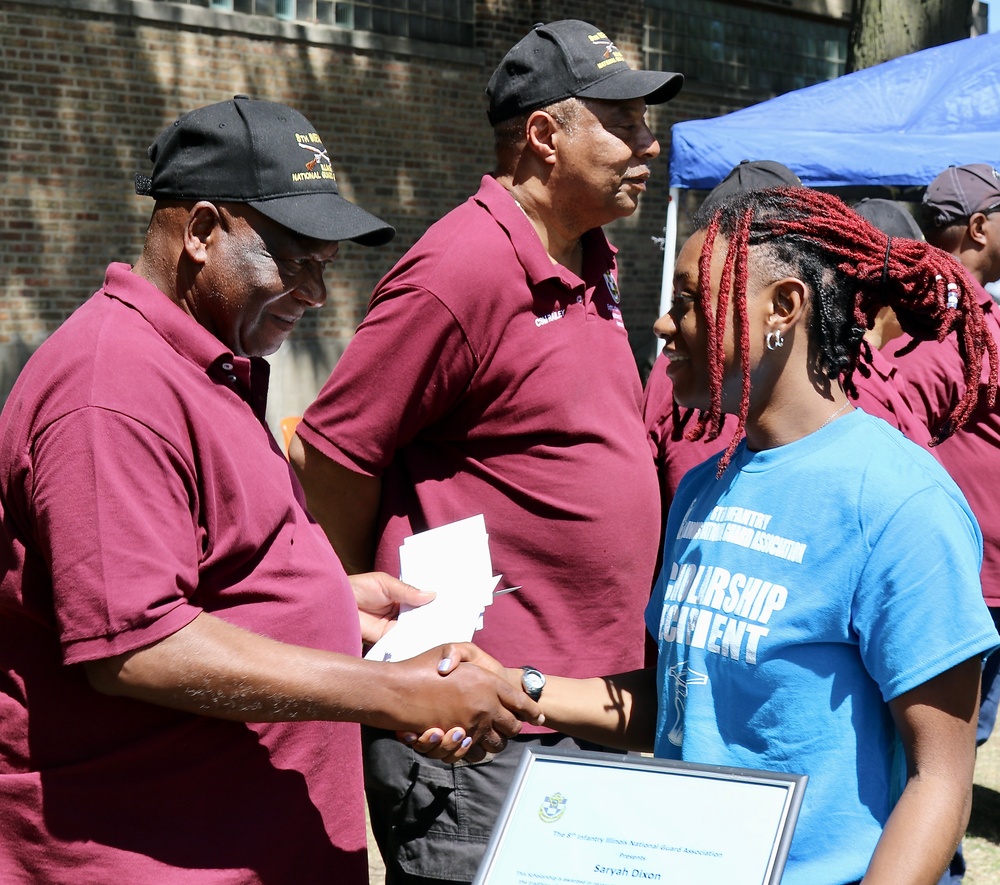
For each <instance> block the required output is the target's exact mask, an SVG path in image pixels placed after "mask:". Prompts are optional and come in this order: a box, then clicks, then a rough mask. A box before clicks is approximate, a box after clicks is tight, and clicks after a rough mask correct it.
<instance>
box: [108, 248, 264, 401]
mask: <svg viewBox="0 0 1000 885" xmlns="http://www.w3.org/2000/svg"><path fill="white" fill-rule="evenodd" d="M103 291H104V295H106V296H107V297H109V298H114V299H115V300H116V301H120V302H121V303H122V304H125V305H127V306H128V307H131V308H132V309H133V310H136V311H138V312H139V313H140V314H142V316H143V317H144V318H145V319H146V321H147V322H148V323H149V324H150V326H152V327H153V328H154V329H155V330H156V331H157V333H158V334H159V335H160V336H161V337H162V338H163V340H164V341H166V342H167V343H168V344H169V345H170V346H171V347H172V348H173V349H174V350H175V351H177V353H178V354H180V355H181V356H183V357H185V358H186V359H188V360H190V361H191V362H192V363H194V364H195V365H196V366H199V367H200V368H201V369H202V370H203V371H204V372H205V373H206V374H207V375H208V376H209V377H210V378H212V379H213V380H214V381H216V382H217V383H219V384H223V385H225V386H227V387H231V388H233V389H234V390H235V391H236V392H237V393H238V394H239V396H240V397H242V398H243V399H244V400H246V401H247V403H248V404H249V405H250V407H251V408H252V409H253V410H254V413H255V414H256V415H257V417H258V418H260V419H261V420H262V421H263V420H264V418H263V415H264V411H265V408H266V404H267V387H268V379H269V377H270V365H269V364H268V362H267V361H266V360H264V359H262V358H260V357H240V356H236V355H234V354H233V352H232V351H231V350H230V349H229V348H228V347H226V345H225V344H223V343H222V342H221V341H219V339H218V338H216V337H215V336H214V335H213V334H212V333H211V332H209V331H208V329H206V328H205V327H204V326H202V325H201V324H200V323H199V322H198V321H197V320H196V319H195V318H194V317H192V316H191V315H190V314H189V313H187V312H186V311H185V310H183V309H182V308H181V307H180V306H179V305H178V304H177V303H175V302H174V301H172V300H171V299H170V298H169V297H168V296H167V295H165V294H164V293H163V292H161V291H160V290H159V289H158V288H157V287H156V286H154V285H153V284H152V283H151V282H149V280H147V279H145V278H144V277H140V276H139V275H138V274H135V273H133V272H132V268H131V267H130V266H129V265H127V264H123V263H115V264H111V265H109V266H108V269H107V272H106V274H105V277H104V289H103Z"/></svg>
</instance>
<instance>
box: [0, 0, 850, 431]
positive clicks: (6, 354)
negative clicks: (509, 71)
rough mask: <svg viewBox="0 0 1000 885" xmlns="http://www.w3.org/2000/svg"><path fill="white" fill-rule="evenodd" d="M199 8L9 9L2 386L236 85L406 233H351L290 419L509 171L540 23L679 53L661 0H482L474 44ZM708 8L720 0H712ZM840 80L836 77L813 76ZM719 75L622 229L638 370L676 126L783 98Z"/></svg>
mask: <svg viewBox="0 0 1000 885" xmlns="http://www.w3.org/2000/svg"><path fill="white" fill-rule="evenodd" d="M197 2H200V3H202V4H203V5H202V6H198V5H195V4H193V3H182V2H164V0H5V2H4V3H3V5H2V6H0V84H2V87H0V90H2V92H0V94H2V96H3V101H2V102H0V267H2V271H3V272H2V274H0V397H5V396H6V395H7V393H8V391H9V390H10V387H11V385H12V383H13V381H14V378H15V377H16V375H17V373H18V371H19V370H20V368H21V367H22V366H23V363H24V361H25V359H26V358H27V356H28V355H29V354H30V353H31V352H32V351H33V350H34V349H35V348H36V347H37V346H38V345H39V344H40V343H41V341H43V340H44V338H45V337H46V336H47V335H48V334H49V333H51V332H52V330H53V329H55V328H56V326H57V325H58V324H59V323H60V322H61V321H62V320H63V319H65V317H66V316H67V315H68V314H69V313H70V312H71V311H72V310H73V309H74V308H75V307H76V306H77V305H78V304H80V303H81V302H82V301H83V300H84V299H85V298H86V297H87V296H88V295H89V294H90V293H92V292H93V291H94V290H96V289H97V288H98V287H99V286H100V285H101V282H102V279H103V272H104V268H105V266H106V265H107V264H108V263H109V262H111V261H131V260H134V258H135V257H136V256H137V255H138V254H139V250H140V248H141V245H142V240H143V236H144V234H145V227H146V223H147V221H148V217H149V212H150V209H151V208H152V202H151V201H150V200H149V199H148V198H143V197H138V196H136V195H135V193H134V190H133V185H132V177H133V175H134V173H136V172H147V171H148V169H149V163H148V161H147V160H146V157H145V151H146V147H147V146H148V144H149V142H150V141H151V140H152V139H153V137H154V136H155V135H156V133H157V132H158V131H159V130H160V129H161V128H162V127H163V126H165V125H166V124H168V123H169V122H171V121H172V120H173V119H174V118H175V117H176V116H177V115H178V114H180V113H182V112H184V111H187V110H190V109H191V108H193V107H196V106H199V105H203V104H208V103H211V102H215V101H220V100H224V99H227V98H230V97H232V96H233V95H234V94H238V93H246V94H248V95H251V96H253V97H255V98H266V99H270V100H273V101H278V102H282V103H285V104H289V105H291V106H294V107H295V108H297V109H299V110H300V111H302V112H303V113H304V114H305V115H306V116H307V117H308V118H309V119H310V120H311V121H312V123H313V124H314V125H315V126H316V128H317V130H318V131H319V133H320V134H321V136H322V137H323V140H324V142H325V144H326V146H327V147H328V148H329V151H330V156H331V158H332V160H333V165H334V169H335V171H336V174H337V178H338V181H339V183H340V186H341V191H342V193H343V194H344V195H345V196H346V197H348V199H353V200H356V201H357V202H359V203H361V204H362V205H364V206H365V207H366V208H367V209H369V210H371V211H373V212H375V213H376V214H378V215H380V216H382V217H384V218H386V219H387V220H389V221H390V222H391V223H392V224H394V225H395V226H396V229H397V235H396V238H395V240H393V242H392V243H391V244H389V245H388V246H386V247H382V248H380V249H365V248H363V247H360V246H357V245H355V244H353V243H347V244H344V247H343V248H342V250H341V258H340V259H339V260H338V261H337V263H336V265H335V266H334V267H333V268H332V269H331V270H330V271H329V272H328V284H329V288H330V298H329V302H328V304H327V306H326V307H325V308H324V309H323V310H322V311H319V312H312V313H311V315H310V316H309V318H308V319H307V320H304V321H303V322H302V323H301V324H300V326H301V328H299V329H297V330H296V332H295V334H294V336H293V337H292V338H291V339H290V340H289V342H288V343H287V344H286V345H285V346H284V347H283V348H282V350H281V351H280V352H279V353H278V354H276V355H275V356H274V357H272V358H271V362H272V365H273V366H274V373H273V382H272V398H271V405H270V412H269V418H270V419H271V423H272V425H273V426H275V427H276V426H277V421H278V419H279V418H281V417H283V416H285V415H292V414H300V413H301V411H302V409H304V408H305V406H306V405H307V404H308V403H309V402H311V400H312V398H313V397H314V395H315V393H316V391H317V390H318V389H319V387H320V385H321V384H322V382H323V381H324V380H325V378H326V377H327V375H328V374H329V371H330V369H331V368H332V366H333V364H334V363H335V362H336V359H337V357H338V356H339V354H340V353H341V352H342V351H343V348H344V346H345V345H346V343H347V342H348V341H349V340H350V337H351V335H352V333H353V331H354V329H355V328H356V326H357V324H358V323H359V322H360V320H361V318H362V317H363V315H364V311H365V308H366V306H367V301H368V297H369V294H370V292H371V289H372V287H373V286H374V285H375V283H376V282H377V281H378V279H379V278H380V277H381V276H382V275H383V274H384V273H385V272H387V271H388V270H389V269H390V268H391V266H392V265H393V264H394V262H395V261H396V260H397V259H398V258H399V256H400V255H402V253H403V252H404V251H405V250H406V249H407V248H408V247H409V246H410V245H411V244H412V243H413V242H414V241H415V240H416V239H417V237H418V236H419V235H420V234H421V233H422V232H423V231H424V230H425V229H426V227H427V226H428V225H429V224H430V223H431V222H433V221H434V220H435V219H436V218H438V217H440V216H441V215H443V214H444V213H445V212H447V211H448V210H449V209H450V208H452V207H453V206H454V205H456V204H457V203H458V202H461V201H462V200H464V199H466V198H467V197H468V196H469V195H470V194H471V193H473V192H474V191H475V190H476V188H477V187H478V182H479V178H480V176H481V175H482V174H483V173H484V172H487V171H489V170H490V169H491V168H492V141H491V133H490V130H489V127H488V124H487V121H486V116H485V108H486V99H485V96H484V93H483V90H484V88H485V85H486V82H487V80H488V79H489V75H490V73H491V72H492V70H493V68H494V67H495V66H496V64H497V63H498V61H499V60H500V58H501V57H502V56H503V54H504V52H505V51H506V50H507V49H508V48H509V47H510V46H511V45H512V44H513V43H514V42H515V41H516V40H518V39H520V37H521V36H523V35H524V34H525V33H526V32H527V31H528V30H529V29H530V27H531V26H532V24H533V23H534V22H537V21H551V20H555V19H559V18H569V17H573V18H584V19H587V20H589V21H592V22H594V23H595V24H597V25H598V26H599V27H601V28H603V29H604V30H605V31H607V33H608V34H609V36H610V37H611V38H612V39H613V40H614V41H615V42H616V43H617V45H618V46H619V47H620V48H621V49H622V51H623V52H624V53H625V55H626V57H627V58H628V59H629V62H630V63H631V64H632V65H633V66H634V67H643V66H645V65H644V62H645V60H646V59H647V58H654V59H655V60H656V61H657V62H659V63H661V64H662V66H663V67H668V65H667V64H665V63H663V62H665V61H669V59H670V55H669V53H666V54H663V53H659V52H658V53H657V54H656V55H652V54H650V53H649V52H648V51H646V52H644V46H645V47H646V48H647V50H648V44H649V43H650V38H649V33H650V30H649V22H650V15H651V10H652V11H653V13H657V14H660V13H659V12H658V11H657V10H658V7H657V5H656V0H612V2H595V0H581V2H576V3H572V4H570V3H565V2H556V0H533V2H529V3H514V2H512V0H475V5H474V26H473V30H472V32H471V33H472V37H471V39H470V40H467V41H466V44H467V45H462V46H455V45H443V44H440V43H435V42H430V41H426V40H413V39H406V38H402V37H392V36H387V35H380V34H376V33H371V32H364V31H357V30H346V29H343V28H337V27H331V26H326V25H322V24H312V23H307V22H294V21H282V20H279V19H277V18H274V17H267V16H261V15H248V14H239V13H233V12H220V11H217V10H214V9H212V8H208V6H209V4H210V3H213V4H214V3H217V2H218V0H197ZM256 2H261V0H256ZM469 2H472V0H469ZM679 2H681V0H664V2H661V3H660V5H661V6H667V7H670V6H673V7H677V6H678V3H679ZM805 2H807V5H810V6H811V7H815V6H817V0H805ZM697 3H701V4H702V7H701V8H702V9H704V6H705V4H706V3H707V0H696V3H695V6H697ZM708 5H711V4H708ZM715 5H719V4H715ZM736 5H737V6H748V7H751V8H752V7H754V6H757V7H759V6H760V5H761V4H759V3H758V4H753V3H751V4H736ZM800 5H801V4H800ZM843 7H844V4H843V3H840V5H839V6H838V5H837V3H835V2H833V3H832V4H831V3H826V5H825V7H824V9H823V10H821V11H820V13H815V12H810V13H808V15H807V19H809V17H810V16H811V17H812V20H815V22H816V24H817V26H819V25H820V24H822V26H823V27H825V28H827V29H829V27H830V22H831V21H833V22H836V21H838V19H843V18H844V17H845V16H846V12H844V9H843ZM780 14H782V15H785V14H787V13H786V12H781V13H780ZM808 23H809V21H808V20H807V22H806V24H807V25H808ZM671 27H674V28H676V27H677V26H676V24H674V25H671ZM844 29H845V33H846V24H845V25H844ZM693 39H694V38H693V37H691V38H690V39H687V40H686V42H685V43H684V44H683V45H685V46H688V47H689V46H690V45H693V44H692V41H693ZM644 41H645V43H644ZM657 45H658V46H659V44H657ZM709 49H711V47H709ZM706 51H707V50H706ZM765 51H766V47H765ZM708 61H709V62H711V61H712V60H711V57H710V56H709V59H708ZM713 64H714V63H713ZM670 67H673V66H672V65H671V66H670ZM716 67H718V66H717V65H716ZM678 69H680V70H682V71H683V70H684V68H683V67H678ZM713 69H714V68H706V70H707V71H709V72H710V71H711V70H713ZM837 73H842V70H840V71H838V70H836V69H831V70H830V71H827V72H823V71H820V72H818V73H817V75H816V76H815V77H814V78H813V79H814V80H818V79H823V78H825V77H827V76H836V74H837ZM706 80H707V77H705V76H703V77H701V78H699V77H698V76H697V73H696V74H695V76H693V77H692V76H690V75H689V81H688V84H687V86H686V88H685V90H684V91H683V92H682V93H681V95H680V97H679V98H678V99H675V100H674V101H673V102H671V103H670V104H668V105H665V106H662V107H657V108H651V109H650V113H649V121H650V124H651V126H652V128H653V130H654V131H655V132H656V133H657V134H658V135H659V136H660V139H661V146H662V152H661V155H660V157H659V158H658V159H657V160H656V161H655V162H654V163H653V164H652V169H653V179H652V181H651V183H650V188H649V191H648V193H647V194H646V196H645V197H644V200H643V202H642V205H641V207H640V209H639V211H638V212H637V213H636V215H635V216H633V217H632V218H629V219H623V220H622V221H619V222H616V223H615V224H613V225H611V226H609V228H608V229H607V230H608V234H609V236H610V238H611V240H612V241H613V242H614V243H615V245H616V246H618V248H619V249H620V253H619V258H620V282H621V290H622V309H623V313H624V315H625V318H626V323H627V325H628V327H629V333H630V340H631V342H632V347H633V351H634V353H635V355H636V361H637V363H638V365H639V367H640V370H641V371H645V370H646V369H647V368H648V366H649V364H650V363H651V361H652V358H653V354H654V352H655V351H654V339H653V336H652V332H651V326H652V323H653V321H654V320H655V319H656V314H657V310H658V304H659V293H660V274H661V270H662V251H661V247H660V246H659V244H658V243H657V242H656V239H655V238H657V237H660V236H662V233H663V225H664V215H665V211H666V201H667V194H668V188H667V156H668V154H669V144H668V139H667V135H668V133H669V130H670V126H671V124H672V123H674V122H675V121H677V120H680V119H688V118H694V117H708V116H715V115H717V114H720V113H725V112H727V111H730V110H734V109H736V108H737V107H741V106H743V105H746V104H750V103H753V102H755V101H758V100H761V99H763V98H768V97H770V96H771V95H773V94H775V92H776V91H777V90H776V89H774V88H771V89H770V90H768V89H761V88H757V89H753V88H749V89H747V88H743V89H740V88H722V87H721V86H718V85H717V86H714V87H713V86H712V85H711V84H707V83H706ZM801 85H804V84H801ZM695 196H697V195H693V196H692V197H691V199H694V198H695ZM469 260H470V261H475V260H476V256H474V255H470V256H469ZM595 370H599V367H595ZM135 383H136V384H141V383H142V379H141V378H136V379H135Z"/></svg>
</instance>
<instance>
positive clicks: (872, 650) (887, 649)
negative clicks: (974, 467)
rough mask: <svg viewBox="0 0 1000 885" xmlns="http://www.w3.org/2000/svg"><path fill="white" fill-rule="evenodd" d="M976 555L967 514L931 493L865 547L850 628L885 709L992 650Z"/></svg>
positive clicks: (975, 530)
mask: <svg viewBox="0 0 1000 885" xmlns="http://www.w3.org/2000/svg"><path fill="white" fill-rule="evenodd" d="M929 526H933V531H928V527H929ZM982 551H983V546H982V535H981V533H980V531H979V527H978V525H977V524H976V521H975V519H974V518H973V516H972V514H971V513H970V512H968V511H966V510H964V509H963V508H962V507H960V506H959V504H958V503H957V502H956V501H955V499H954V498H952V497H951V496H950V495H948V494H947V493H946V492H945V491H944V490H943V489H939V488H933V487H929V488H926V489H924V490H922V491H920V492H918V493H916V494H915V495H913V496H912V497H911V498H909V499H908V500H907V501H906V502H904V504H903V505H902V506H901V507H900V508H899V509H898V510H896V512H895V513H894V514H892V516H891V517H890V518H889V519H888V520H887V522H886V524H885V526H884V528H883V529H882V531H881V533H880V535H879V537H877V538H874V539H873V541H872V552H871V554H870V556H869V559H868V562H867V564H866V566H865V569H864V571H863V574H862V577H861V583H860V588H859V591H858V593H857V594H856V596H855V600H854V606H853V611H852V622H853V625H854V629H855V630H856V631H857V635H858V637H859V644H860V651H861V656H862V659H863V660H864V662H865V667H866V668H867V669H868V672H869V673H870V674H871V675H872V678H874V679H875V681H876V682H877V683H878V685H879V688H880V690H881V692H882V696H883V699H884V700H885V701H889V700H891V699H892V698H895V697H898V696H899V695H901V694H903V693H904V692H907V691H909V690H911V689H913V688H916V687H917V686H918V685H922V684H923V683H924V682H927V681H928V680H929V679H932V678H934V677H935V676H938V675H940V674H941V673H943V672H945V671H946V670H948V669H950V668H951V667H954V666H956V665H958V664H960V663H961V662H962V661H965V660H968V659H969V658H971V657H974V656H976V655H982V654H986V653H988V652H989V651H990V650H991V649H992V648H993V647H995V645H996V639H997V637H996V630H995V629H994V628H993V622H992V619H991V618H990V616H989V613H988V611H987V609H986V605H985V603H984V602H983V597H982V591H981V589H980V583H979V569H980V563H981V561H982Z"/></svg>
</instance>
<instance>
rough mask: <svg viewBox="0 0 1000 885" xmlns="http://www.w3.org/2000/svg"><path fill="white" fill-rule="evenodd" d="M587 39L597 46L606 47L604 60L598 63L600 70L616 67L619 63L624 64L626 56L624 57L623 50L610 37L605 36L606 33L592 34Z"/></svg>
mask: <svg viewBox="0 0 1000 885" xmlns="http://www.w3.org/2000/svg"><path fill="white" fill-rule="evenodd" d="M587 39H588V40H590V42H591V43H593V44H594V45H595V46H602V47H604V54H603V56H602V60H601V61H599V62H598V63H597V69H598V70H602V69H603V68H606V67H608V66H609V65H616V64H618V63H619V62H621V63H623V64H624V62H625V56H624V55H622V53H621V50H620V49H619V48H618V47H617V46H615V44H614V43H612V42H611V41H610V40H609V39H608V35H607V34H605V33H604V31H598V32H597V33H596V34H590V35H588V37H587Z"/></svg>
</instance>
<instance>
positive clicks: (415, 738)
mask: <svg viewBox="0 0 1000 885" xmlns="http://www.w3.org/2000/svg"><path fill="white" fill-rule="evenodd" d="M438 652H439V653H440V655H441V657H440V659H439V660H438V664H437V671H438V673H440V674H441V675H442V676H447V675H448V674H450V673H452V672H453V671H454V670H455V668H456V667H458V666H459V664H463V663H471V664H475V665H476V666H478V667H482V668H483V669H484V670H488V671H489V672H491V673H493V674H495V675H496V676H498V677H499V678H500V679H503V680H504V681H506V682H507V683H508V684H510V686H511V687H512V688H513V689H514V690H515V692H523V689H522V687H521V671H520V669H517V668H513V669H511V668H508V667H504V665H503V664H501V663H500V662H499V661H498V660H497V659H496V658H494V657H491V656H490V655H488V654H487V653H486V652H484V651H483V650H482V649H481V648H479V647H478V646H475V645H472V644H471V643H468V642H463V643H450V644H448V645H442V646H441V647H440V648H439V649H438ZM525 697H527V695H525ZM544 721H545V717H544V716H542V717H540V718H539V719H538V720H537V721H536V722H535V723H534V724H535V725H541V724H542V723H543V722H544ZM396 737H397V738H398V739H399V740H400V741H402V742H403V743H405V744H407V745H408V746H410V747H412V748H413V749H414V750H416V751H417V752H418V753H421V754H422V755H424V756H429V757H430V758H432V759H442V760H444V761H445V762H457V761H458V760H459V759H462V758H465V759H467V760H468V761H470V762H478V761H480V760H481V759H483V758H484V757H485V756H486V753H487V750H486V749H485V748H483V747H482V746H481V745H479V744H475V743H473V741H472V738H471V737H468V736H467V735H466V733H465V730H464V729H463V728H461V727H458V726H456V727H453V728H450V729H445V728H442V727H434V728H429V729H427V730H426V731H425V732H424V733H423V734H420V735H418V734H415V733H414V732H412V731H411V732H404V731H401V732H397V733H396ZM491 752H492V751H491Z"/></svg>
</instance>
